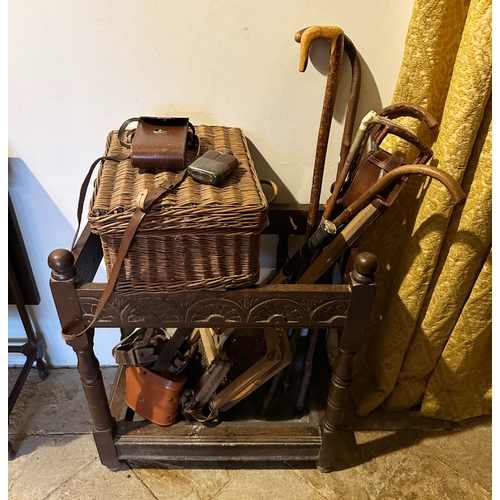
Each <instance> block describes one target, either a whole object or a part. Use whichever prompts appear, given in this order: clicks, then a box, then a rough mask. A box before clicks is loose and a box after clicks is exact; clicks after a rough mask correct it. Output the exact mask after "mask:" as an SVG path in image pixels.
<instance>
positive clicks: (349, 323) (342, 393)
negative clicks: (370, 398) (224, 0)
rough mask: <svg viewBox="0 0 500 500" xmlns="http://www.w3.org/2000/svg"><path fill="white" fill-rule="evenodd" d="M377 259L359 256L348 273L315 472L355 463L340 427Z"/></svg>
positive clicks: (349, 436)
mask: <svg viewBox="0 0 500 500" xmlns="http://www.w3.org/2000/svg"><path fill="white" fill-rule="evenodd" d="M377 268H378V260H377V258H376V257H375V256H374V255H373V254H371V253H368V252H363V253H360V254H359V255H358V256H357V257H356V260H355V263H354V270H353V271H352V272H351V273H350V278H351V287H352V294H351V300H350V303H349V309H348V311H347V317H346V322H345V326H344V329H343V331H342V333H341V335H340V338H339V353H338V355H337V357H336V359H335V361H334V363H333V365H334V366H333V370H332V376H331V379H330V387H329V393H328V401H327V406H326V410H325V417H324V421H323V436H322V444H321V449H320V454H319V459H318V469H319V470H321V471H322V472H331V471H333V470H343V469H346V468H349V467H351V466H352V465H353V463H356V458H355V453H356V451H357V448H356V440H355V437H354V432H353V431H350V432H348V431H344V430H343V429H342V424H343V420H344V412H345V408H346V404H347V398H348V396H349V387H350V385H351V380H352V374H353V369H354V357H355V355H356V353H357V352H358V351H359V349H360V347H361V346H362V344H363V342H364V338H365V333H366V328H367V326H368V321H369V319H370V313H371V309H372V305H373V301H374V298H375V292H376V285H375V283H374V274H375V272H376V270H377Z"/></svg>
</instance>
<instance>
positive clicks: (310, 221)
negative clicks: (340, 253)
mask: <svg viewBox="0 0 500 500" xmlns="http://www.w3.org/2000/svg"><path fill="white" fill-rule="evenodd" d="M320 39H323V40H325V39H326V40H331V49H330V64H329V67H328V75H327V78H326V90H325V97H324V100H323V109H322V112H321V120H320V126H319V132H318V142H317V145H316V156H315V160H314V171H313V179H312V186H311V197H310V201H309V213H308V217H307V226H306V238H309V237H310V235H311V234H312V233H313V231H314V229H315V228H316V223H317V218H318V208H319V198H320V194H321V185H322V181H323V172H324V168H325V161H326V153H327V149H328V138H329V136H330V128H331V124H332V118H333V108H334V105H335V99H336V96H337V89H338V85H339V79H340V69H341V66H342V57H343V52H344V32H343V31H342V30H341V29H340V28H338V27H337V26H310V27H308V28H305V29H303V30H301V31H298V32H297V33H296V34H295V41H297V42H299V43H300V58H299V71H300V72H304V71H305V70H306V68H307V61H308V57H309V49H310V47H311V44H312V43H313V42H314V41H315V40H320Z"/></svg>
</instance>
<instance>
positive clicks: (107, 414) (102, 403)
mask: <svg viewBox="0 0 500 500" xmlns="http://www.w3.org/2000/svg"><path fill="white" fill-rule="evenodd" d="M74 264H75V260H74V257H73V254H72V253H71V252H69V251H68V250H54V251H53V252H52V253H51V254H50V256H49V266H50V268H51V269H52V274H51V280H50V287H51V291H52V295H53V297H54V302H55V305H56V309H57V312H58V315H59V320H60V322H61V327H62V336H63V338H64V340H65V341H66V343H67V344H68V345H69V346H71V347H72V348H73V350H74V351H75V353H76V356H77V360H78V364H77V366H78V372H79V374H80V379H81V381H82V385H83V389H84V391H85V396H86V398H87V403H88V407H89V410H90V415H91V418H92V423H93V425H94V431H93V433H94V440H95V443H96V446H97V450H98V452H99V458H100V459H101V462H102V463H103V464H104V465H106V466H107V467H109V468H110V469H112V470H116V469H118V468H119V465H120V463H119V460H118V456H117V452H116V448H115V444H114V437H115V434H116V421H115V419H114V418H113V417H112V415H111V411H110V408H109V402H108V398H107V395H106V390H105V387H104V381H103V378H102V372H101V369H100V366H99V361H98V359H97V357H96V356H95V354H94V329H93V328H91V329H89V330H86V331H84V330H85V326H84V321H83V317H82V312H81V308H80V303H79V301H78V296H77V294H76V289H75V277H76V268H75V265H74Z"/></svg>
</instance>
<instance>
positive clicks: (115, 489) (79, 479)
mask: <svg viewBox="0 0 500 500" xmlns="http://www.w3.org/2000/svg"><path fill="white" fill-rule="evenodd" d="M166 489H168V486H166ZM68 498H74V499H78V500H103V499H108V498H109V499H113V500H131V499H134V500H156V498H157V497H156V496H155V495H154V494H153V493H151V491H150V490H149V488H148V487H147V486H146V485H145V484H144V483H143V482H142V481H141V479H140V478H139V477H138V476H137V475H136V474H135V473H134V472H133V471H131V470H130V468H129V467H128V466H127V465H126V464H122V465H121V467H120V470H118V471H116V472H112V471H110V470H109V469H108V468H107V467H105V466H103V465H102V464H101V462H100V461H99V459H96V460H93V461H92V462H90V463H89V464H88V465H87V466H86V467H84V468H83V469H81V470H79V471H78V472H77V473H76V474H74V475H73V476H72V477H71V478H69V479H68V480H67V481H65V482H64V483H62V484H61V486H60V487H59V488H57V489H56V490H54V491H53V492H52V493H51V494H50V495H48V496H47V497H46V499H45V500H63V499H64V500H67V499H68ZM174 498H175V497H174ZM174 498H172V500H174Z"/></svg>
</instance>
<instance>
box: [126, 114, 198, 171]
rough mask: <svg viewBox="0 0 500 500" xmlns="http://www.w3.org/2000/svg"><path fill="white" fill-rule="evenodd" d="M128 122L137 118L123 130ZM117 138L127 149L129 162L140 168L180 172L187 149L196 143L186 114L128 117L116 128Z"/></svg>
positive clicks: (184, 162)
mask: <svg viewBox="0 0 500 500" xmlns="http://www.w3.org/2000/svg"><path fill="white" fill-rule="evenodd" d="M132 122H138V123H137V128H136V129H135V130H127V126H128V125H129V124H130V123H132ZM118 140H119V141H120V144H121V145H122V146H124V147H126V148H129V149H130V160H131V162H132V165H133V166H134V167H137V168H138V169H141V170H170V171H172V172H180V171H182V170H184V169H185V168H186V155H187V150H188V149H195V150H196V149H198V150H199V147H200V141H199V139H198V137H197V135H196V133H195V129H194V126H193V125H192V123H190V121H189V118H177V117H174V118H171V117H170V118H166V117H165V118H164V117H155V116H141V117H138V118H129V119H128V120H126V121H125V122H124V123H123V124H122V126H121V127H120V129H119V130H118Z"/></svg>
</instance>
